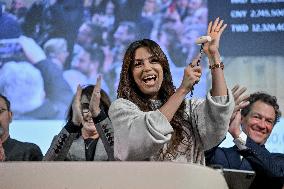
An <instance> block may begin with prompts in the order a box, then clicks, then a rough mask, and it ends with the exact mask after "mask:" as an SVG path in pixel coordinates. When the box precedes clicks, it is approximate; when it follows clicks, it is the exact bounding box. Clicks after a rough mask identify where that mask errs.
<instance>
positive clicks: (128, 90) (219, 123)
mask: <svg viewBox="0 0 284 189" xmlns="http://www.w3.org/2000/svg"><path fill="white" fill-rule="evenodd" d="M225 28H226V25H223V20H221V21H220V20H219V18H217V19H216V20H215V21H214V23H212V22H210V23H209V26H208V33H207V35H209V36H210V37H211V38H212V41H211V42H207V43H205V44H204V52H205V53H206V54H207V56H208V58H209V63H210V64H211V66H210V68H211V74H212V89H211V90H210V92H208V95H207V98H206V99H205V100H201V99H199V100H193V99H191V100H189V99H185V97H186V95H187V94H188V93H189V92H190V91H191V89H192V87H193V85H194V84H195V83H197V82H198V81H199V78H200V76H201V66H200V65H199V59H200V55H199V57H198V58H197V59H195V60H193V62H192V63H191V64H190V65H188V66H187V67H186V68H185V70H184V76H183V81H182V83H181V85H180V87H179V88H178V89H177V90H175V87H174V86H173V82H172V77H171V73H170V69H169V65H168V61H167V58H166V56H165V54H164V53H163V51H162V50H161V48H160V47H159V45H158V44H157V43H155V42H154V41H152V40H149V39H143V40H140V41H136V42H133V43H132V44H131V45H130V46H129V48H128V49H127V50H126V53H125V56H124V60H123V65H122V71H121V76H120V83H119V87H118V97H119V99H117V100H115V101H114V102H113V103H112V104H111V106H110V109H109V116H110V119H111V122H112V124H113V125H114V126H115V127H114V129H115V130H114V133H115V136H114V143H115V146H114V156H115V158H117V159H119V160H152V161H178V162H192V163H198V164H203V165H204V164H205V159H204V150H206V149H210V148H212V147H213V146H216V145H217V144H219V143H220V142H221V141H222V140H223V139H224V137H225V135H226V132H227V130H228V125H229V120H230V116H231V114H232V111H233V108H234V99H233V96H232V94H231V92H230V91H229V90H227V86H226V83H225V79H224V73H223V69H222V68H223V64H222V63H221V61H220V54H219V51H218V48H219V39H220V36H221V34H222V32H223V31H224V29H225Z"/></svg>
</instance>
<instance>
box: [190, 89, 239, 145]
mask: <svg viewBox="0 0 284 189" xmlns="http://www.w3.org/2000/svg"><path fill="white" fill-rule="evenodd" d="M186 102H187V103H186V104H187V106H186V112H187V114H188V115H189V116H188V117H189V119H191V120H190V121H191V122H192V124H193V128H194V129H195V133H198V135H199V136H200V139H201V141H202V143H203V148H204V150H208V149H211V148H212V147H214V146H217V145H218V144H219V143H221V141H222V140H223V139H224V138H225V136H226V134H227V131H228V128H229V122H230V117H231V115H232V113H233V109H234V105H235V103H234V97H233V95H232V93H231V91H230V90H228V96H215V97H212V96H211V95H210V92H208V94H207V97H206V99H205V100H200V99H195V100H187V101H186ZM190 106H191V108H190Z"/></svg>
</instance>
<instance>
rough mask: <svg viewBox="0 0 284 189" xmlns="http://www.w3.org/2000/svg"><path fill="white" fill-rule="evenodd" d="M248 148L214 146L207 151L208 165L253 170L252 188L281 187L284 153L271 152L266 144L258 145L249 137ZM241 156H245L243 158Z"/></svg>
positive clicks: (271, 188)
mask: <svg viewBox="0 0 284 189" xmlns="http://www.w3.org/2000/svg"><path fill="white" fill-rule="evenodd" d="M246 146H247V149H246V150H239V149H238V148H237V147H236V146H233V147H231V148H220V147H214V148H212V149H211V150H208V151H206V152H205V156H206V164H207V165H221V166H222V167H223V168H228V169H239V170H253V171H255V173H256V177H255V179H254V181H253V183H252V185H251V188H270V189H274V188H275V189H278V188H279V189H281V188H282V186H283V184H284V154H280V153H270V152H269V151H268V150H267V149H266V148H265V146H264V145H258V144H256V143H255V142H254V141H253V140H251V139H250V138H249V137H248V138H247V142H246ZM241 156H242V157H243V158H241Z"/></svg>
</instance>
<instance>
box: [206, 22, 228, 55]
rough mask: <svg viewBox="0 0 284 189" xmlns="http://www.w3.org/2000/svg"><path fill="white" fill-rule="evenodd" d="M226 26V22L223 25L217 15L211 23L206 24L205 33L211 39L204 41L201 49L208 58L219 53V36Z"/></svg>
mask: <svg viewBox="0 0 284 189" xmlns="http://www.w3.org/2000/svg"><path fill="white" fill-rule="evenodd" d="M226 27H227V24H224V25H223V20H220V19H219V17H218V18H217V19H216V20H215V21H214V23H213V24H212V21H211V22H210V23H209V24H208V29H207V35H208V36H210V37H211V41H210V42H206V43H204V46H203V50H204V52H205V53H206V54H207V56H208V57H209V58H210V57H213V56H214V55H215V54H216V53H219V51H218V49H219V42H220V37H221V35H222V33H223V31H224V30H225V28H226Z"/></svg>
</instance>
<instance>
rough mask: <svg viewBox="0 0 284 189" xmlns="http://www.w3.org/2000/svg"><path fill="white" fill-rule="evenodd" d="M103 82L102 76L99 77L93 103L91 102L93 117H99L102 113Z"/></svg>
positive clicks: (92, 99)
mask: <svg viewBox="0 0 284 189" xmlns="http://www.w3.org/2000/svg"><path fill="white" fill-rule="evenodd" d="M101 80H102V76H101V75H99V76H98V78H97V83H96V85H95V87H94V90H93V93H92V97H91V101H90V105H89V106H90V107H89V109H90V111H91V113H92V116H93V117H97V116H98V115H99V114H100V112H101V109H100V101H101Z"/></svg>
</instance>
